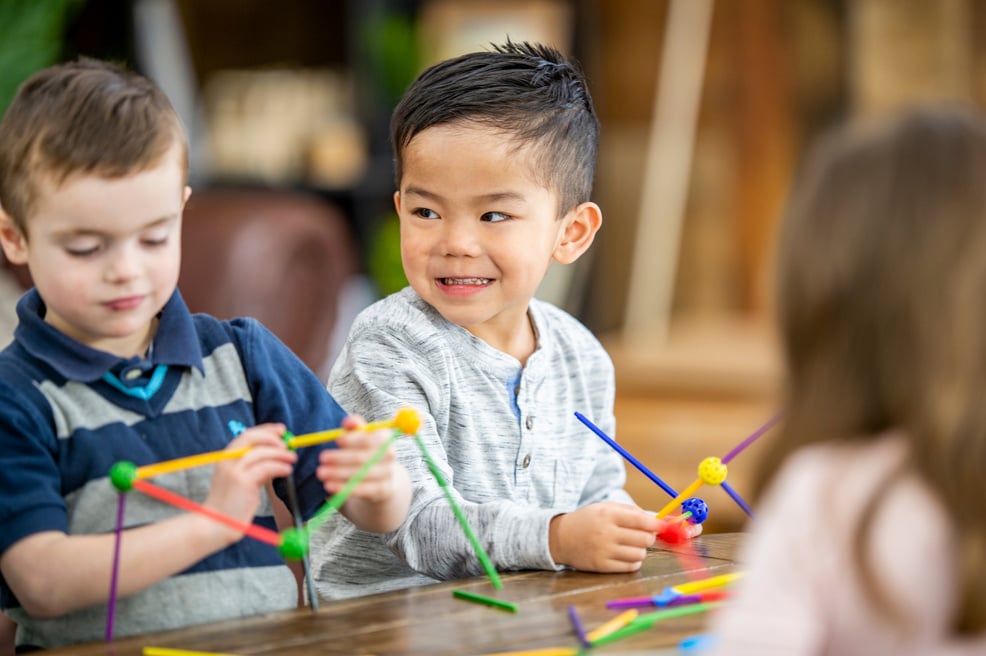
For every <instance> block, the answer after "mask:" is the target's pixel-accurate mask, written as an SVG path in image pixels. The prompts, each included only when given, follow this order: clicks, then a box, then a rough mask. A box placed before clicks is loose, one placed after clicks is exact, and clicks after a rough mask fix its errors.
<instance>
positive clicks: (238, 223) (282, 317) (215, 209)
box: [178, 189, 357, 379]
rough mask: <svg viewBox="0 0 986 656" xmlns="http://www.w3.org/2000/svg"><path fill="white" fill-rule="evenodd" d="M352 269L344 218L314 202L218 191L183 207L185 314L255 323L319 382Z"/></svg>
mask: <svg viewBox="0 0 986 656" xmlns="http://www.w3.org/2000/svg"><path fill="white" fill-rule="evenodd" d="M356 262H357V256H356V244H355V243H354V240H353V237H352V236H351V234H350V231H349V226H348V225H347V222H346V220H345V217H344V216H343V214H342V212H341V211H340V210H339V209H338V208H337V207H336V206H335V205H333V204H332V203H330V202H328V201H326V200H324V199H322V198H320V197H318V196H315V195H310V194H306V193H302V192H292V191H270V190H242V189H232V190H222V189H216V190H206V191H202V192H193V193H192V197H191V198H190V199H189V201H188V204H187V205H186V206H185V218H184V222H183V227H182V267H181V276H180V278H179V280H178V288H179V289H180V290H181V293H182V296H183V297H184V298H185V301H186V302H187V303H188V307H189V309H191V310H192V311H193V312H207V313H209V314H211V315H213V316H216V317H218V318H220V319H229V318H232V317H240V316H249V317H254V318H256V319H257V320H259V321H260V322H261V323H263V324H264V325H265V326H267V328H269V329H270V330H271V332H273V333H274V334H275V335H277V336H278V337H280V338H281V340H282V341H284V343H285V344H287V345H288V347H289V348H291V350H293V351H294V352H295V354H296V355H297V356H298V357H299V358H301V360H302V361H304V362H305V363H306V364H307V365H308V366H309V367H310V368H311V369H312V370H313V371H315V372H316V373H317V374H318V375H319V376H320V377H321V378H323V379H324V378H325V377H326V375H327V374H328V368H329V366H331V364H332V363H331V362H327V359H328V357H329V350H330V343H331V338H332V331H333V329H334V328H335V327H336V326H335V324H336V315H337V304H338V301H339V293H340V290H341V289H342V287H343V285H344V283H345V282H346V279H347V278H348V277H349V276H351V275H352V274H353V273H355V272H356Z"/></svg>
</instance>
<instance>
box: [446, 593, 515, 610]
mask: <svg viewBox="0 0 986 656" xmlns="http://www.w3.org/2000/svg"><path fill="white" fill-rule="evenodd" d="M452 596H453V597H458V598H459V599H465V600H466V601H475V602H476V603H478V604H486V605H487V606H495V607H496V608H502V609H503V610H509V611H510V612H511V613H516V612H517V604H515V603H513V602H512V601H503V600H501V599H494V598H493V597H484V596H483V595H478V594H476V593H474V592H466V591H465V590H453V591H452Z"/></svg>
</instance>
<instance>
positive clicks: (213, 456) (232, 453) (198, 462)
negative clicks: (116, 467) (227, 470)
mask: <svg viewBox="0 0 986 656" xmlns="http://www.w3.org/2000/svg"><path fill="white" fill-rule="evenodd" d="M249 450H250V447H243V448H242V449H232V450H229V451H210V452H209V453H199V454H196V455H194V456H185V457H184V458H175V459H174V460H165V461H164V462H158V463H155V464H153V465H144V466H143V467H138V468H137V471H136V473H135V474H134V477H135V478H136V479H137V480H144V479H145V478H153V477H154V476H160V475H161V474H169V473H171V472H175V471H179V470H182V469H191V468H192V467H201V466H202V465H209V464H212V463H214V462H219V461H220V460H231V459H233V458H239V457H241V456H242V455H244V454H245V453H246V452H247V451H249Z"/></svg>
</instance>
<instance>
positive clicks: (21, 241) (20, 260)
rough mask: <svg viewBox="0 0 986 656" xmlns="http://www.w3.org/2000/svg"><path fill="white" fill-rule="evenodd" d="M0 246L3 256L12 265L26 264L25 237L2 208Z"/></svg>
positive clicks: (0, 214) (0, 212)
mask: <svg viewBox="0 0 986 656" xmlns="http://www.w3.org/2000/svg"><path fill="white" fill-rule="evenodd" d="M0 246H2V247H3V254H4V256H6V258H7V260H9V261H10V262H11V263H12V264H26V263H27V237H25V236H24V233H22V232H21V229H20V228H18V227H17V224H16V223H14V219H13V218H11V216H10V215H9V214H7V212H5V211H4V209H3V208H2V207H0Z"/></svg>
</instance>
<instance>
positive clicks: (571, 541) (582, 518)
mask: <svg viewBox="0 0 986 656" xmlns="http://www.w3.org/2000/svg"><path fill="white" fill-rule="evenodd" d="M660 528H661V522H660V521H659V520H658V519H657V518H656V517H655V516H654V515H653V514H652V513H649V512H647V511H645V510H641V509H640V508H638V507H636V506H631V505H627V504H622V503H613V502H609V501H605V502H601V503H594V504H591V505H588V506H584V507H582V508H579V509H578V510H576V511H574V512H570V513H566V514H564V515H558V516H557V517H554V518H552V520H551V526H550V528H549V538H548V539H549V547H550V549H551V557H552V559H553V560H554V561H555V562H556V563H558V564H561V565H568V566H569V567H574V568H575V569H578V570H582V571H586V572H635V571H637V570H638V569H640V565H641V563H643V561H644V557H645V556H646V555H647V547H649V546H651V545H653V544H654V540H655V534H656V533H657V531H658V530H659V529H660Z"/></svg>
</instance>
